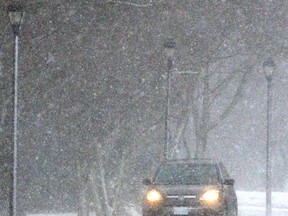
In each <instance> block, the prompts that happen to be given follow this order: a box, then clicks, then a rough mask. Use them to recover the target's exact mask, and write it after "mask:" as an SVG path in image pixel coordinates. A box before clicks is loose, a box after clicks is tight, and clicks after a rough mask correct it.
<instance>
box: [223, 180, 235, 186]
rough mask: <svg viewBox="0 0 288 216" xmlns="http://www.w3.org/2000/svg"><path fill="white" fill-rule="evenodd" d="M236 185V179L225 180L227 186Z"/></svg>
mask: <svg viewBox="0 0 288 216" xmlns="http://www.w3.org/2000/svg"><path fill="white" fill-rule="evenodd" d="M234 183H235V180H234V179H225V181H224V184H225V185H230V186H233V185H234Z"/></svg>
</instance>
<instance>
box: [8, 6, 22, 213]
mask: <svg viewBox="0 0 288 216" xmlns="http://www.w3.org/2000/svg"><path fill="white" fill-rule="evenodd" d="M7 13H8V15H9V18H10V23H11V27H12V30H13V34H14V42H15V44H14V45H15V49H14V51H15V53H14V73H13V81H14V89H13V95H14V106H13V110H14V118H13V148H12V152H13V163H12V164H13V166H11V169H10V170H11V171H10V173H11V190H10V191H11V194H10V199H9V214H10V216H16V207H17V202H16V198H17V190H16V189H17V112H18V110H17V105H18V40H19V33H20V27H21V23H22V19H23V14H24V12H23V7H22V6H21V5H19V4H17V5H9V6H8V7H7Z"/></svg>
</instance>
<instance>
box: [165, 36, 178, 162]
mask: <svg viewBox="0 0 288 216" xmlns="http://www.w3.org/2000/svg"><path fill="white" fill-rule="evenodd" d="M175 46H176V43H175V41H174V40H173V39H172V38H170V39H168V40H167V41H165V43H164V49H165V55H166V57H167V69H168V70H167V88H166V113H165V135H166V136H165V148H164V159H166V160H167V159H168V157H169V156H168V145H169V106H170V74H171V71H172V67H173V57H174V52H175Z"/></svg>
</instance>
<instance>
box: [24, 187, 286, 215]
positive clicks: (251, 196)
mask: <svg viewBox="0 0 288 216" xmlns="http://www.w3.org/2000/svg"><path fill="white" fill-rule="evenodd" d="M237 198H238V209H239V216H265V201H266V198H265V192H256V191H237ZM272 206H273V209H272V215H273V216H288V192H287V193H284V192H273V193H272ZM127 210H128V211H127V216H141V215H140V214H139V213H138V211H137V210H136V209H133V208H130V209H127ZM27 216H77V214H75V213H63V214H28V215H27ZM90 216H95V214H93V213H92V214H91V215H90ZM119 216H126V215H119Z"/></svg>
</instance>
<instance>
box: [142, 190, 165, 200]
mask: <svg viewBox="0 0 288 216" xmlns="http://www.w3.org/2000/svg"><path fill="white" fill-rule="evenodd" d="M146 198H147V200H148V201H149V202H151V203H158V202H160V201H162V199H163V197H162V195H161V194H160V193H159V192H158V191H157V190H155V189H153V190H150V191H148V193H147V195H146Z"/></svg>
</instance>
